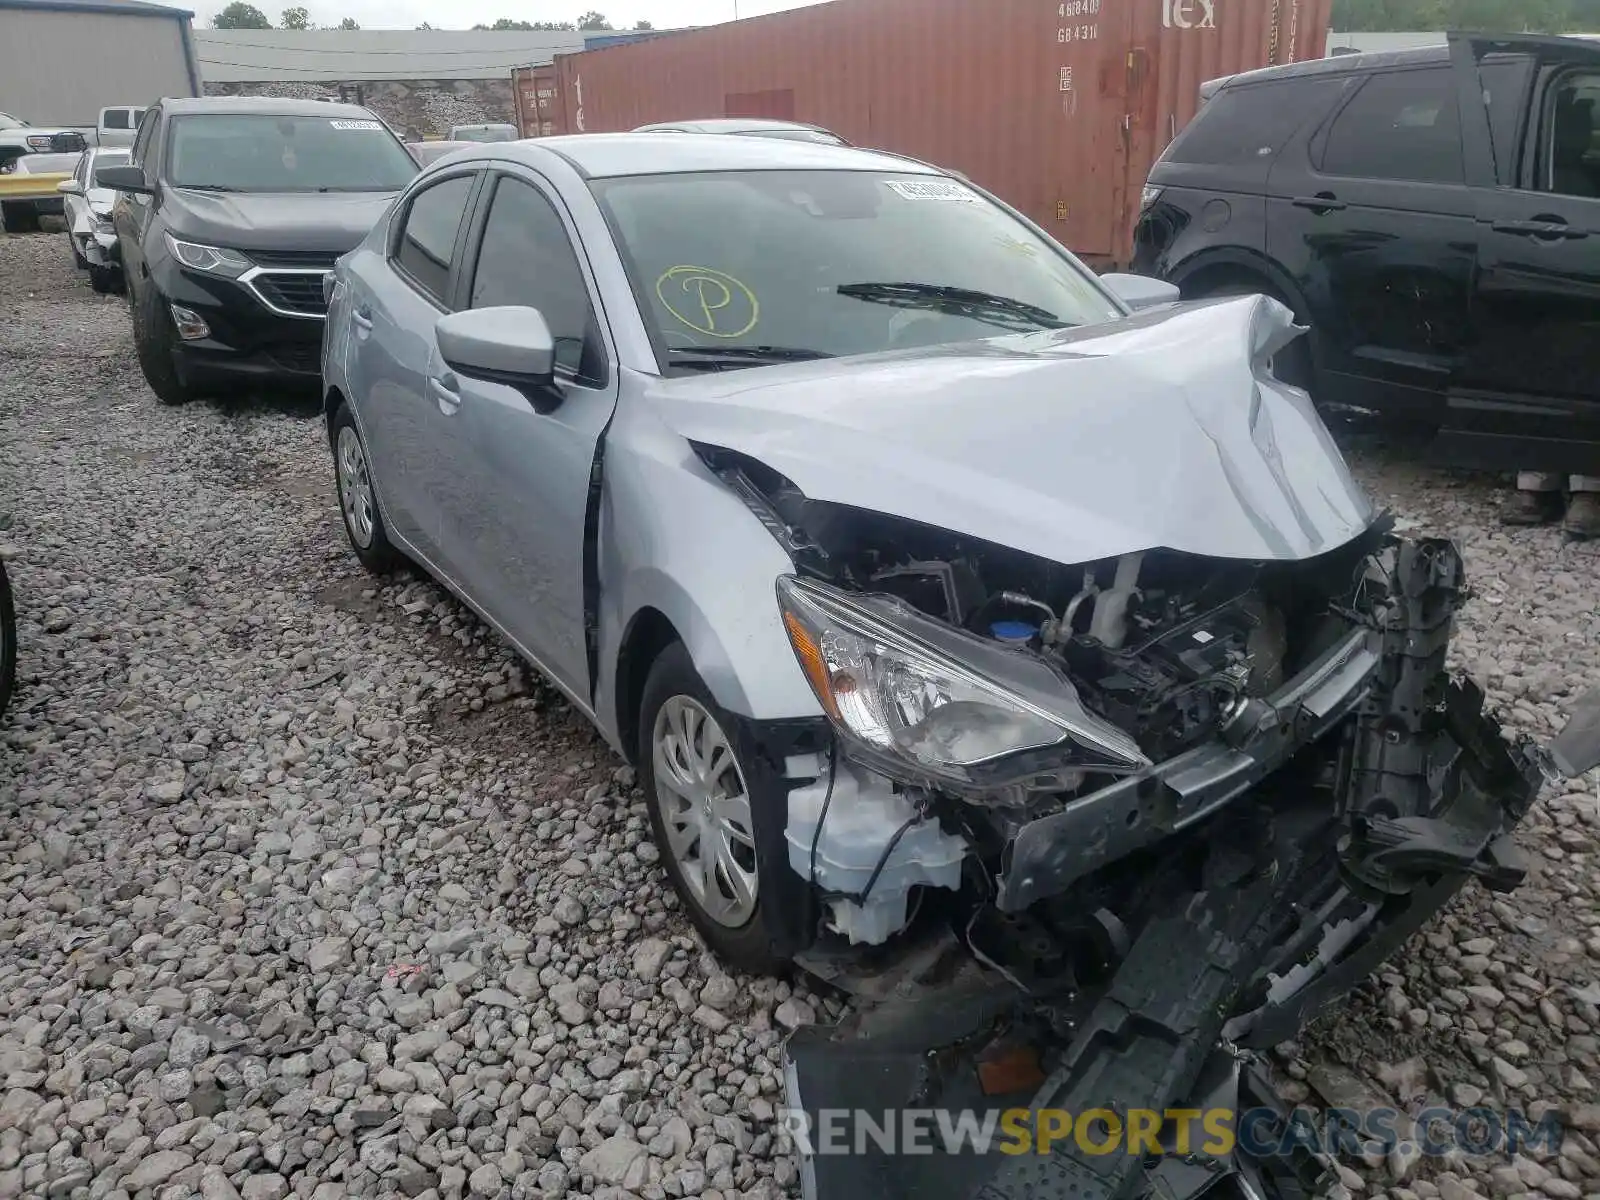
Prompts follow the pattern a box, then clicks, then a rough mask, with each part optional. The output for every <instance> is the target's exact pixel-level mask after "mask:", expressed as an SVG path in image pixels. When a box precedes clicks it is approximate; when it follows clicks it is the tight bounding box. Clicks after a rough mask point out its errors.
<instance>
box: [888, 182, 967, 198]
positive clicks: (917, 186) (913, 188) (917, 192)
mask: <svg viewBox="0 0 1600 1200" xmlns="http://www.w3.org/2000/svg"><path fill="white" fill-rule="evenodd" d="M889 186H890V188H892V189H893V190H894V191H895V193H896V194H897V195H900V196H904V197H905V198H906V199H907V200H959V201H961V202H962V203H965V204H976V203H977V202H978V197H977V196H976V195H975V194H974V193H973V192H971V191H970V190H968V189H967V188H964V187H962V186H961V185H960V184H959V183H953V182H951V181H950V180H948V179H925V180H924V179H919V180H917V181H916V182H910V181H907V180H903V179H897V180H891V181H890V183H889Z"/></svg>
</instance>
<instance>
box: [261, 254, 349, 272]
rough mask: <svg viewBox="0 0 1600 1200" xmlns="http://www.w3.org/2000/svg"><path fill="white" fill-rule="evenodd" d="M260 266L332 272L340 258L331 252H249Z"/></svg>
mask: <svg viewBox="0 0 1600 1200" xmlns="http://www.w3.org/2000/svg"><path fill="white" fill-rule="evenodd" d="M245 253H246V254H248V255H249V256H250V257H251V259H253V260H254V261H255V262H256V264H257V265H258V266H263V267H316V268H317V269H319V270H323V271H331V270H333V264H334V263H335V262H337V261H338V258H339V256H338V255H337V254H336V253H334V252H333V251H331V250H247V251H245Z"/></svg>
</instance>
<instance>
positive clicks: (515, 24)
mask: <svg viewBox="0 0 1600 1200" xmlns="http://www.w3.org/2000/svg"><path fill="white" fill-rule="evenodd" d="M473 28H474V29H493V30H497V31H502V32H503V31H505V30H520V31H522V32H528V31H531V30H535V29H571V28H573V24H572V22H571V21H514V20H512V19H511V18H510V17H501V18H500V19H499V20H497V21H496V22H495V23H494V24H493V25H474V26H473Z"/></svg>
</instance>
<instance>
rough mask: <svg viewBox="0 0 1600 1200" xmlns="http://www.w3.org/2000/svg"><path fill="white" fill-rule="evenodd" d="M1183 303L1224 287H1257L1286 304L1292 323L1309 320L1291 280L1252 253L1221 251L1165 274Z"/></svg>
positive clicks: (1301, 296)
mask: <svg viewBox="0 0 1600 1200" xmlns="http://www.w3.org/2000/svg"><path fill="white" fill-rule="evenodd" d="M1167 279H1168V281H1169V282H1171V283H1175V284H1177V285H1178V287H1179V289H1180V290H1181V291H1182V292H1183V295H1184V299H1191V298H1193V297H1195V296H1203V295H1206V294H1208V293H1209V292H1211V291H1212V290H1214V289H1216V288H1217V287H1220V286H1221V285H1223V284H1224V283H1231V282H1240V283H1261V284H1265V285H1266V288H1267V291H1268V292H1269V293H1271V294H1275V295H1276V296H1277V297H1278V298H1280V299H1282V300H1284V301H1285V302H1287V303H1288V305H1289V307H1290V308H1292V309H1293V310H1294V315H1295V319H1296V320H1298V321H1306V320H1308V319H1309V318H1310V315H1311V314H1310V311H1309V308H1310V306H1309V305H1308V304H1307V302H1306V297H1305V293H1304V292H1303V291H1302V290H1301V289H1300V286H1299V285H1298V284H1297V283H1296V282H1295V281H1294V279H1293V277H1292V276H1290V274H1289V273H1288V272H1287V271H1285V270H1284V269H1283V268H1282V267H1280V266H1278V264H1277V263H1275V262H1273V261H1272V260H1271V259H1270V258H1268V257H1267V256H1266V255H1264V254H1257V253H1256V252H1254V251H1252V250H1245V249H1225V250H1213V251H1209V252H1207V253H1204V254H1197V255H1195V256H1194V257H1193V258H1191V259H1188V260H1187V261H1185V262H1184V263H1183V264H1182V265H1181V266H1179V267H1177V268H1176V269H1175V270H1173V271H1172V272H1171V273H1169V274H1168V276H1167Z"/></svg>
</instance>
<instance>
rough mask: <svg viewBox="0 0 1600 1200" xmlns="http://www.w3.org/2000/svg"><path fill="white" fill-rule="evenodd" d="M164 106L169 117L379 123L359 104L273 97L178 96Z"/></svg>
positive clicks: (162, 104) (164, 102) (167, 101)
mask: <svg viewBox="0 0 1600 1200" xmlns="http://www.w3.org/2000/svg"><path fill="white" fill-rule="evenodd" d="M161 107H162V109H163V110H165V112H166V114H167V115H168V116H169V117H178V116H197V115H202V114H203V115H207V116H227V117H243V116H264V117H330V118H335V119H346V120H352V121H375V120H377V118H376V117H375V116H373V114H372V113H370V112H368V111H367V110H366V109H364V108H362V107H361V106H360V105H356V104H336V103H333V102H331V101H328V100H280V99H277V98H275V97H270V96H175V97H171V98H169V99H166V100H163V101H161Z"/></svg>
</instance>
